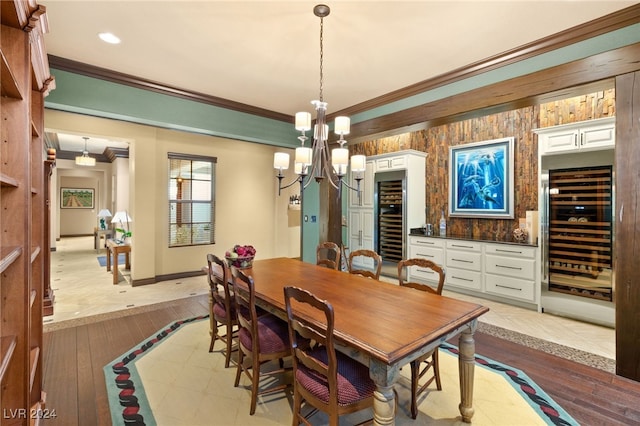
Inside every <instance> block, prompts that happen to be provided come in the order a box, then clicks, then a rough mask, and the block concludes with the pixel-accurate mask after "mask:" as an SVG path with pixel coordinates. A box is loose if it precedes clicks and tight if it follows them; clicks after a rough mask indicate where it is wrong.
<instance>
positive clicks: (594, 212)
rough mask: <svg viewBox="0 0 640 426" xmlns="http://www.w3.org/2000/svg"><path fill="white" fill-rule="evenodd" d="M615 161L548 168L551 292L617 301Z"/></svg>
mask: <svg viewBox="0 0 640 426" xmlns="http://www.w3.org/2000/svg"><path fill="white" fill-rule="evenodd" d="M612 185H613V182H612V172H611V166H604V167H589V168H578V169H563V170H550V171H549V187H548V188H549V189H548V191H549V199H548V208H549V212H548V273H549V291H557V292H562V293H568V294H572V295H576V296H581V297H588V298H592V299H599V300H606V301H611V300H612V294H613V281H612V234H613V222H612V204H613V198H612V193H613V192H612V189H613V186H612Z"/></svg>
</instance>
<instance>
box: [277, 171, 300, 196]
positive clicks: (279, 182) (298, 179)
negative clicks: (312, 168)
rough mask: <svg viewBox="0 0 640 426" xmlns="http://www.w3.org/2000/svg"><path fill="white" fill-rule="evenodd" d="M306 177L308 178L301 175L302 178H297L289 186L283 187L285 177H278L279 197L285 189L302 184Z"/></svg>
mask: <svg viewBox="0 0 640 426" xmlns="http://www.w3.org/2000/svg"><path fill="white" fill-rule="evenodd" d="M304 176H306V175H300V176H298V177H296V178H295V179H294V180H293V181H292V182H291V183H289V184H287V185H285V186H282V179H284V176H276V177H277V178H278V196H279V195H280V192H281V191H282V190H283V189H287V188H289V187H290V186H292V185H293V184H295V183H296V182H300V181H301V180H302V179H304Z"/></svg>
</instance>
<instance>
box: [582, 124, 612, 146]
mask: <svg viewBox="0 0 640 426" xmlns="http://www.w3.org/2000/svg"><path fill="white" fill-rule="evenodd" d="M615 143H616V130H615V124H613V123H611V124H603V125H600V126H593V127H588V128H585V129H583V130H582V131H581V132H580V149H582V150H597V149H605V148H613V147H614V146H615Z"/></svg>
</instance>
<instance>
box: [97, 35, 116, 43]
mask: <svg viewBox="0 0 640 426" xmlns="http://www.w3.org/2000/svg"><path fill="white" fill-rule="evenodd" d="M98 37H100V40H102V41H104V42H106V43H109V44H119V43H120V39H119V38H118V37H116V36H115V35H114V34H111V33H100V34H98Z"/></svg>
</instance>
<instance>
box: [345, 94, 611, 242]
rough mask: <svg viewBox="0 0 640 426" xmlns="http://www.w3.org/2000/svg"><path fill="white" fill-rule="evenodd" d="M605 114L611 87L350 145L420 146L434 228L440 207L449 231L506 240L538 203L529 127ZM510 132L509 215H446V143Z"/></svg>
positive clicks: (369, 148)
mask: <svg viewBox="0 0 640 426" xmlns="http://www.w3.org/2000/svg"><path fill="white" fill-rule="evenodd" d="M610 115H615V91H614V90H613V89H611V90H606V91H600V92H596V93H591V94H587V95H583V96H578V97H574V98H569V99H564V100H560V101H555V102H549V103H546V104H543V105H538V106H533V107H526V108H521V109H516V110H512V111H507V112H502V113H498V114H491V115H486V116H483V117H478V118H473V119H469V120H462V121H457V122H453V123H449V124H444V125H442V126H437V127H432V128H429V129H426V130H420V131H416V132H411V133H405V134H401V135H397V136H390V137H386V138H381V139H374V140H370V141H366V142H362V143H358V144H354V145H352V146H350V151H351V153H352V154H365V155H367V156H371V155H376V154H384V153H389V152H396V151H401V150H404V149H415V150H418V151H423V152H426V153H427V158H426V162H427V164H426V187H425V193H426V206H425V207H426V208H427V209H428V221H429V222H430V223H433V224H434V227H436V228H437V223H438V220H439V219H440V213H441V211H442V210H444V211H445V216H446V217H447V232H448V234H450V235H456V236H462V237H468V238H480V239H494V238H497V239H500V240H510V239H511V235H512V231H513V229H514V228H516V227H517V226H518V218H524V217H525V214H526V211H527V210H537V209H538V144H537V137H536V136H535V135H534V134H533V132H532V129H534V128H538V127H547V126H554V125H557V124H566V123H571V122H574V121H583V120H590V119H594V118H601V117H607V116H610ZM510 136H513V137H514V138H515V148H514V182H515V189H514V191H515V193H514V195H515V201H514V211H515V219H480V218H458V217H453V218H449V217H448V214H447V212H448V208H449V199H448V198H449V147H450V146H456V145H464V144H467V143H473V142H481V141H486V140H492V139H498V138H503V137H510Z"/></svg>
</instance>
